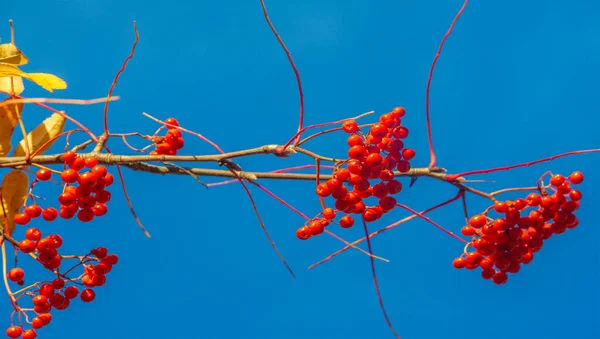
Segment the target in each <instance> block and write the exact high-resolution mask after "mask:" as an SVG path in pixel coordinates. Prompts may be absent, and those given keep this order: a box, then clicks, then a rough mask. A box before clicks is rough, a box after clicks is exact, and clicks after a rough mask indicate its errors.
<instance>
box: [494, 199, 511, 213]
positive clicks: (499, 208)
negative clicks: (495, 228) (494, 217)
mask: <svg viewBox="0 0 600 339" xmlns="http://www.w3.org/2000/svg"><path fill="white" fill-rule="evenodd" d="M494 211H496V212H498V213H506V211H508V205H507V204H506V203H505V202H502V201H498V202H496V203H495V204H494Z"/></svg>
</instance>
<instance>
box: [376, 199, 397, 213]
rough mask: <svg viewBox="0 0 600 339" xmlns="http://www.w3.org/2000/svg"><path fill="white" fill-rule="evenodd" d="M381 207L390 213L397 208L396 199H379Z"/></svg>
mask: <svg viewBox="0 0 600 339" xmlns="http://www.w3.org/2000/svg"><path fill="white" fill-rule="evenodd" d="M379 206H381V208H383V209H384V210H386V211H389V210H391V209H393V208H394V207H396V199H394V197H390V196H386V197H383V198H381V199H379Z"/></svg>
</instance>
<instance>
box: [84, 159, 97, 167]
mask: <svg viewBox="0 0 600 339" xmlns="http://www.w3.org/2000/svg"><path fill="white" fill-rule="evenodd" d="M97 164H98V159H96V158H87V159H85V167H87V168H93V167H94V166H96V165H97Z"/></svg>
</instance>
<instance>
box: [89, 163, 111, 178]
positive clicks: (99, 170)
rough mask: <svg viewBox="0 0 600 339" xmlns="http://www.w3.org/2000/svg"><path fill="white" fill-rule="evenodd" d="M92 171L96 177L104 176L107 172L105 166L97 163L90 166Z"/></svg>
mask: <svg viewBox="0 0 600 339" xmlns="http://www.w3.org/2000/svg"><path fill="white" fill-rule="evenodd" d="M92 173H93V174H94V175H96V177H97V178H104V176H105V175H106V174H107V173H108V170H107V169H106V167H104V166H101V165H98V166H94V167H93V168H92Z"/></svg>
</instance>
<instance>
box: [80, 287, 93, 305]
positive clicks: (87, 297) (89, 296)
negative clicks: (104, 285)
mask: <svg viewBox="0 0 600 339" xmlns="http://www.w3.org/2000/svg"><path fill="white" fill-rule="evenodd" d="M95 297H96V293H95V292H94V290H92V289H89V288H86V289H85V290H83V291H82V292H81V300H82V301H83V302H86V303H89V302H90V301H92V300H94V298H95Z"/></svg>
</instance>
